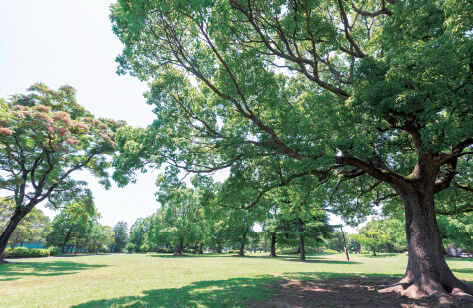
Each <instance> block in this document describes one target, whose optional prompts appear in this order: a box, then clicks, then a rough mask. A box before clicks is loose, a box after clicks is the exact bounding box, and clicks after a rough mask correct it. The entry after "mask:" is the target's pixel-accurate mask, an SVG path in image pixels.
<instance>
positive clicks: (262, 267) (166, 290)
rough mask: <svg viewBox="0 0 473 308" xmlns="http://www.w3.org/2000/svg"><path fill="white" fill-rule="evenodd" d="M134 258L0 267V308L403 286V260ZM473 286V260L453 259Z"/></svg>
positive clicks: (178, 301)
mask: <svg viewBox="0 0 473 308" xmlns="http://www.w3.org/2000/svg"><path fill="white" fill-rule="evenodd" d="M266 255H267V254H258V253H257V254H250V255H249V256H248V257H238V258H237V257H233V256H232V255H229V254H226V255H225V254H222V255H216V254H215V255H208V254H204V255H193V254H189V255H185V256H178V257H174V256H171V255H159V254H143V255H139V254H134V255H133V254H130V255H110V256H97V257H93V256H88V257H75V258H71V259H67V260H64V259H59V258H47V259H35V260H15V261H14V262H12V263H10V264H6V265H1V266H0V290H2V291H1V292H0V307H81V308H82V307H245V305H246V304H245V303H246V302H247V301H253V300H265V299H268V298H272V297H274V296H277V293H278V289H277V288H275V287H274V286H277V285H279V284H281V283H283V282H284V281H288V280H299V281H323V280H327V279H344V280H346V279H352V278H353V279H355V278H356V279H367V280H369V279H374V280H376V279H398V278H400V277H402V276H403V274H404V271H405V267H406V264H407V256H406V255H402V254H400V255H394V256H392V255H390V256H386V257H380V258H376V257H374V258H373V257H370V256H366V255H351V256H350V257H351V259H352V262H347V261H346V260H345V258H344V255H343V254H333V255H309V256H307V262H296V261H297V258H298V256H295V255H282V256H280V257H278V258H269V257H266ZM448 263H449V265H450V266H451V268H452V270H453V271H454V272H455V274H456V275H457V277H459V278H460V279H463V280H473V261H471V260H470V261H465V260H464V259H448Z"/></svg>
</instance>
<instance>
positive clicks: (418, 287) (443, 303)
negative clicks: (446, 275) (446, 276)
mask: <svg viewBox="0 0 473 308" xmlns="http://www.w3.org/2000/svg"><path fill="white" fill-rule="evenodd" d="M410 280H411V279H409V278H407V277H404V278H403V279H401V280H400V281H399V282H397V283H395V284H392V285H390V286H389V287H386V288H384V289H380V290H379V291H378V292H380V293H390V292H395V293H399V294H401V295H403V296H407V297H409V298H413V299H426V298H431V299H433V300H435V301H437V302H438V303H439V305H438V306H437V307H441V308H447V307H448V308H449V307H457V306H458V302H459V301H468V302H472V303H473V296H472V295H471V293H472V292H471V290H469V291H468V292H466V291H464V290H463V289H461V288H453V290H452V292H451V293H449V292H447V291H446V290H445V289H444V288H443V287H442V286H441V285H440V284H439V283H437V282H430V283H424V284H420V283H419V282H418V281H414V282H412V281H410ZM464 287H465V288H466V289H468V287H467V286H464Z"/></svg>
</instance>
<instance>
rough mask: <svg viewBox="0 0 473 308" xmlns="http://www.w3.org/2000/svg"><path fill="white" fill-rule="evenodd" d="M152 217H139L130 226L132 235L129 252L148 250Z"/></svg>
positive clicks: (127, 246)
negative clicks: (148, 234) (148, 236)
mask: <svg viewBox="0 0 473 308" xmlns="http://www.w3.org/2000/svg"><path fill="white" fill-rule="evenodd" d="M149 226H150V218H149V217H146V218H138V219H137V220H136V221H135V223H134V224H133V225H132V226H131V228H130V237H129V241H128V244H127V245H126V249H127V250H128V251H129V252H147V251H148V249H149V246H148V244H147V242H146V240H147V233H148V231H149Z"/></svg>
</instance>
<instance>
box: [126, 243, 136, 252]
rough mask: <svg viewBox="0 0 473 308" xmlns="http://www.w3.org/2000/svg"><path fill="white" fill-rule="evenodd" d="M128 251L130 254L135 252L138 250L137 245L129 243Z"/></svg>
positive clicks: (127, 245)
mask: <svg viewBox="0 0 473 308" xmlns="http://www.w3.org/2000/svg"><path fill="white" fill-rule="evenodd" d="M126 250H127V251H128V252H135V250H136V245H135V244H133V243H128V244H126Z"/></svg>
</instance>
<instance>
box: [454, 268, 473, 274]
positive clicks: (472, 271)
mask: <svg viewBox="0 0 473 308" xmlns="http://www.w3.org/2000/svg"><path fill="white" fill-rule="evenodd" d="M450 269H451V270H452V272H457V273H464V274H473V268H450Z"/></svg>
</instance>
